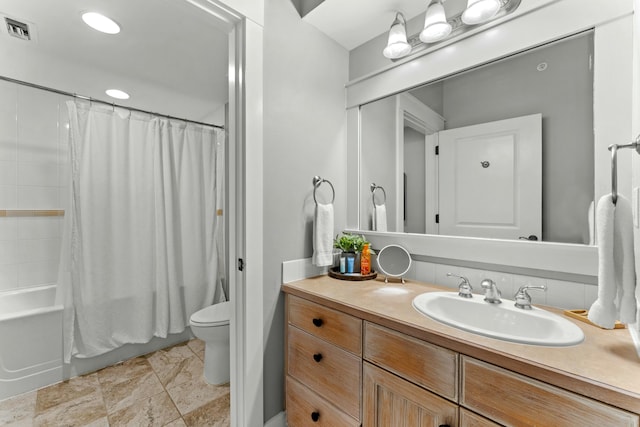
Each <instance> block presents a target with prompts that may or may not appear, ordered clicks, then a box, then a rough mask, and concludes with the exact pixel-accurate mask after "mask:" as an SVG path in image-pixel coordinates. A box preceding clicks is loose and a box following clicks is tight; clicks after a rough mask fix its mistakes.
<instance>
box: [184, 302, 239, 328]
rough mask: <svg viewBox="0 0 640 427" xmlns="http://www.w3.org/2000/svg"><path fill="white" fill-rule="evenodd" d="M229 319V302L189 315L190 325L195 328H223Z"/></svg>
mask: <svg viewBox="0 0 640 427" xmlns="http://www.w3.org/2000/svg"><path fill="white" fill-rule="evenodd" d="M230 318H231V303H230V302H229V301H225V302H221V303H218V304H214V305H210V306H208V307H205V308H203V309H202V310H199V311H196V312H195V313H193V314H192V315H191V319H190V320H191V323H192V324H193V325H196V326H224V325H228V324H229V319H230Z"/></svg>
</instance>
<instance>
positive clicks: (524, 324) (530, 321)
mask: <svg viewBox="0 0 640 427" xmlns="http://www.w3.org/2000/svg"><path fill="white" fill-rule="evenodd" d="M413 306H414V307H415V309H416V310H418V311H419V312H420V313H422V314H425V315H427V316H428V317H431V318H432V319H434V320H437V321H438V322H441V323H444V324H446V325H449V326H454V327H456V328H459V329H463V330H465V331H469V332H473V333H475V334H479V335H484V336H487V337H491V338H497V339H500V340H504V341H511V342H517V343H523V344H533V345H546V346H555V347H561V346H569V345H575V344H579V343H581V342H582V341H583V340H584V333H583V332H582V330H581V329H580V328H579V327H578V326H576V325H575V324H573V323H571V322H570V321H569V320H567V319H564V318H562V317H560V316H558V315H556V314H553V313H551V312H548V311H545V310H542V309H539V308H536V307H533V308H532V309H531V310H522V309H520V308H516V307H515V306H514V302H513V301H511V300H507V299H503V300H502V304H489V303H488V302H485V301H484V297H483V296H482V295H474V296H473V298H462V297H460V296H458V293H457V292H428V293H425V294H421V295H418V296H417V297H415V298H414V299H413Z"/></svg>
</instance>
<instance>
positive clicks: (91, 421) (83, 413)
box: [34, 390, 107, 427]
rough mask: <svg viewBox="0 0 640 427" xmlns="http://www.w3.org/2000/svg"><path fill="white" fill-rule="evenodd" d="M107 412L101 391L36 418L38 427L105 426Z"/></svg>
mask: <svg viewBox="0 0 640 427" xmlns="http://www.w3.org/2000/svg"><path fill="white" fill-rule="evenodd" d="M106 416H107V411H106V410H105V407H104V401H103V400H102V395H101V394H100V392H99V390H98V391H97V392H94V393H91V394H89V395H85V396H81V397H79V398H77V399H74V400H71V401H67V402H63V403H60V404H58V405H56V406H54V407H52V408H50V409H48V410H46V411H44V412H42V413H40V414H38V415H37V416H36V417H35V420H34V421H35V422H34V425H35V426H37V427H48V426H51V427H59V426H65V427H73V426H86V425H93V426H100V425H105V424H104V423H103V419H106V418H105V417H106Z"/></svg>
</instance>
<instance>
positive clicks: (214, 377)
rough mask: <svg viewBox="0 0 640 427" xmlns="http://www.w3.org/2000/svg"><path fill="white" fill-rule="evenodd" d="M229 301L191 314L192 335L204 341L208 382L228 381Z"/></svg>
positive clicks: (219, 382) (221, 382)
mask: <svg viewBox="0 0 640 427" xmlns="http://www.w3.org/2000/svg"><path fill="white" fill-rule="evenodd" d="M230 318H231V303H230V302H229V301H227V302H221V303H218V304H214V305H210V306H209V307H205V308H203V309H202V310H200V311H196V312H195V313H193V314H192V315H191V319H190V321H189V324H190V325H191V332H193V335H195V336H196V337H198V338H200V339H201V340H202V341H204V342H205V349H204V378H205V379H206V380H207V382H208V383H210V384H224V383H228V382H229V376H230V369H229V363H230V361H229V359H230V354H229V319H230Z"/></svg>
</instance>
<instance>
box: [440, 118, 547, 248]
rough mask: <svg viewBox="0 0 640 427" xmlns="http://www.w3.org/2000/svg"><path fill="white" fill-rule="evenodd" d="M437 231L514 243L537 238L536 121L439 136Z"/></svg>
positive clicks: (538, 128)
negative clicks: (438, 229) (507, 240)
mask: <svg viewBox="0 0 640 427" xmlns="http://www.w3.org/2000/svg"><path fill="white" fill-rule="evenodd" d="M439 142H440V149H439V154H440V155H439V171H440V174H439V178H438V180H439V183H440V190H441V191H440V203H439V205H440V215H439V219H440V231H441V232H442V234H447V235H455V236H470V237H492V238H500V239H518V238H521V237H524V238H526V237H528V236H532V235H534V236H540V235H541V233H542V116H541V115H540V114H534V115H529V116H524V117H517V118H513V119H506V120H499V121H495V122H490V123H483V124H478V125H473V126H464V127H460V128H456V129H451V130H444V131H441V132H440V133H439Z"/></svg>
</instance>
